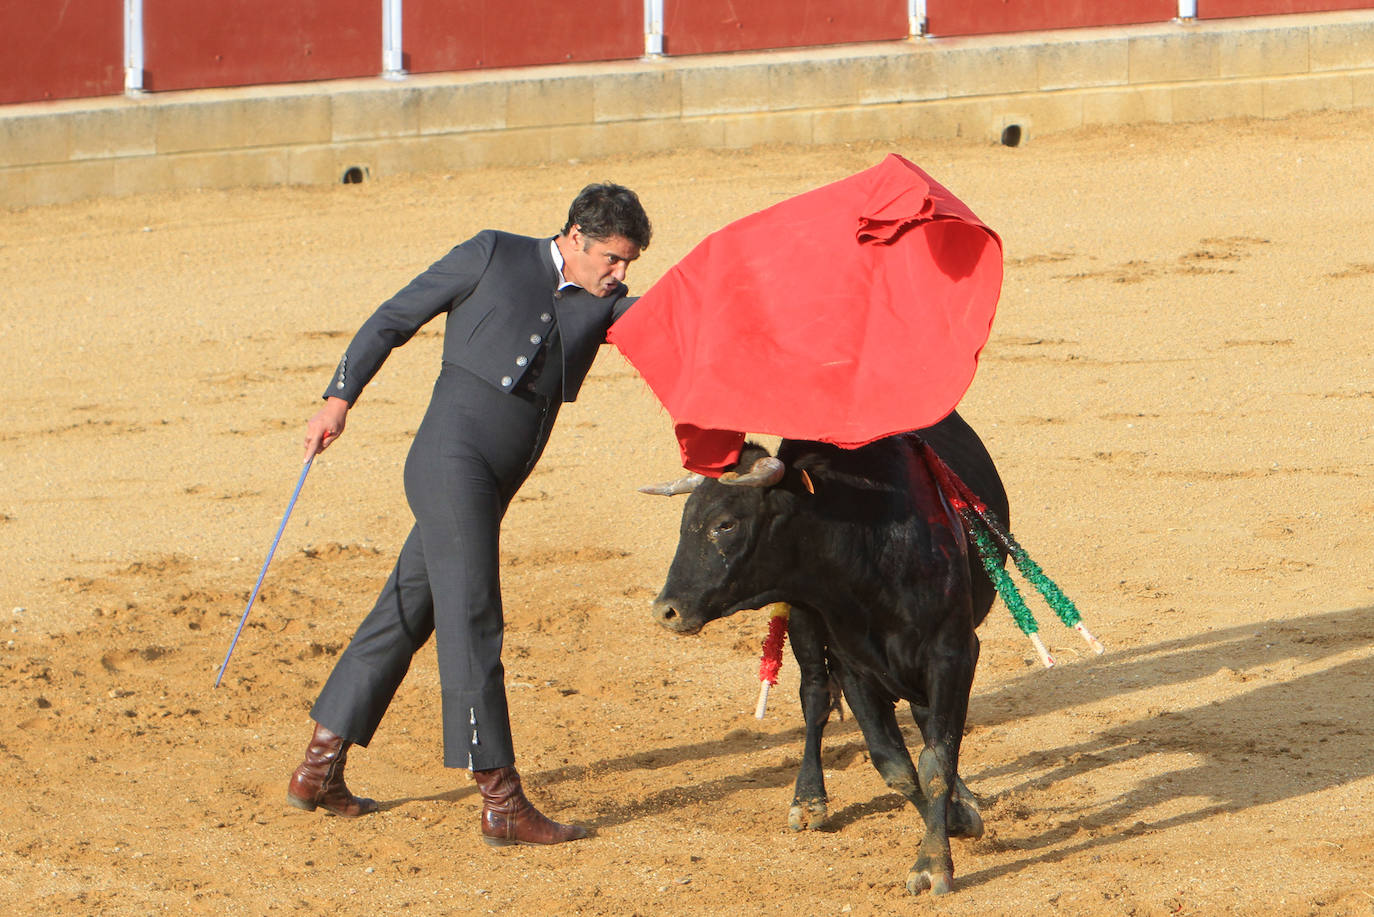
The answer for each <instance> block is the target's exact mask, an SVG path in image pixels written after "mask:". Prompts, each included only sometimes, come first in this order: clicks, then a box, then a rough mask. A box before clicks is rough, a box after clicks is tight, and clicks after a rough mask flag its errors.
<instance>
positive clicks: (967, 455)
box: [917, 411, 1011, 527]
mask: <svg viewBox="0 0 1374 917" xmlns="http://www.w3.org/2000/svg"><path fill="white" fill-rule="evenodd" d="M917 434H918V435H919V436H920V437H921V438H922V439H924V440H925V441H926V442H927V443H929V444H930V447H931V448H932V449H934V450H935V453H936V454H937V455H939V456H940V458H942V459H944V460H945V464H947V465H949V467H950V468H952V469H953V470H954V473H955V474H957V475H958V476H959V477H960V478H961V479H963V482H964V483H965V484H967V485H968V486H969V488H970V489H971V490H972V491H973V492H974V493H975V494H977V495H978V496H979V498H980V499H982V501H983V502H984V503H986V504H987V505H988V508H989V509H991V510H992V511H993V512H994V513H996V514H997V518H998V520H1000V521H1001V523H1002V524H1003V525H1005V526H1007V527H1010V526H1011V518H1010V515H1009V507H1008V505H1007V491H1006V488H1005V487H1003V486H1002V477H1001V475H999V474H998V473H997V466H996V464H994V463H993V461H992V456H991V455H989V454H988V450H987V448H986V447H985V446H984V445H983V440H982V439H981V438H980V437H979V436H978V434H977V433H975V432H974V430H973V428H972V427H970V426H969V425H968V423H967V422H966V421H965V420H964V418H962V417H960V416H959V413H958V412H957V411H955V412H953V413H951V414H950V415H949V416H948V417H946V418H945V419H944V420H942V421H940V422H939V423H937V424H936V425H935V426H933V427H926V428H925V429H923V430H918V431H917Z"/></svg>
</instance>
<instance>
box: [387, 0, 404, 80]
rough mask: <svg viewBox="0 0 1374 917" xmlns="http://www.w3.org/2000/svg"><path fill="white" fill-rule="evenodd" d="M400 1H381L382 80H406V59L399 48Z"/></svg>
mask: <svg viewBox="0 0 1374 917" xmlns="http://www.w3.org/2000/svg"><path fill="white" fill-rule="evenodd" d="M401 3H402V0H382V79H384V80H403V79H405V78H406V59H405V54H404V53H403V51H402V47H401Z"/></svg>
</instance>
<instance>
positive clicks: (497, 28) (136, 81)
mask: <svg viewBox="0 0 1374 917" xmlns="http://www.w3.org/2000/svg"><path fill="white" fill-rule="evenodd" d="M399 3H400V10H401V17H400V18H401V23H400V26H401V29H400V31H401V43H400V46H399V48H396V47H393V48H391V49H389V51H388V57H387V62H386V64H385V65H384V64H383V50H384V48H383V26H382V18H383V15H384V12H385V10H386V9H387V8H388V0H219V2H217V3H213V4H210V3H204V2H202V0H142V3H141V8H142V29H141V32H140V31H138V30H136V31H135V33H134V34H135V36H136V37H137V36H139V35H141V37H142V44H141V46H140V45H138V44H137V43H135V45H134V48H133V49H131V51H132V52H133V56H134V58H135V64H137V60H136V58H137V52H138V51H139V50H140V48H141V51H142V61H141V63H142V66H141V67H139V68H138V69H135V70H133V71H132V77H133V79H132V81H131V83H130V85H131V86H132V87H133V88H136V89H143V90H147V91H151V92H158V91H166V90H177V89H201V88H212V87H220V86H243V85H262V84H272V83H293V82H302V81H308V80H330V79H339V78H344V77H375V76H377V75H379V74H381V73H382V71H383V69H384V66H385V67H395V66H398V65H399V67H400V69H401V70H402V71H404V72H409V73H439V72H445V71H457V70H475V69H485V68H495V67H526V66H533V65H541V64H560V63H574V62H579V61H605V60H633V59H636V58H640V57H642V56H643V55H644V54H645V50H646V45H647V46H649V47H656V44H655V43H656V42H657V41H658V39H659V38H661V39H662V52H663V53H664V54H666V55H668V56H670V57H671V56H675V55H676V56H683V55H694V54H709V53H717V52H732V51H750V50H763V49H771V48H794V47H802V46H816V45H837V44H845V43H850V42H861V41H892V40H901V39H905V38H907V37H909V34H910V29H911V23H910V21H909V19H908V14H909V5H908V2H907V0H867V2H865V3H854V2H852V0H663V3H662V22H661V24H655V28H650V27H649V26H648V25H647V24H646V22H645V17H646V9H645V3H644V0H601V2H600V3H598V4H595V5H593V6H590V7H589V6H586V5H581V6H579V5H576V4H569V3H556V2H553V0H399ZM124 8H125V3H124V0H22V2H21V0H8V2H0V104H10V103H16V102H39V101H45V100H50V99H70V98H85V97H94V96H102V95H117V94H119V93H121V92H122V91H123V90H124V88H125V55H126V49H125V47H124V25H125V24H124ZM1371 8H1374V0H1197V16H1198V18H1199V19H1223V18H1236V17H1248V16H1262V15H1274V14H1286V13H1312V12H1321V11H1331V10H1350V9H1371ZM1178 12H1179V5H1178V0H1056V2H1051V0H927V7H926V23H925V31H926V34H928V35H930V36H932V37H936V38H939V37H944V36H949V37H953V36H965V35H985V34H997V33H1009V32H1025V31H1032V30H1052V29H1067V28H1086V27H1095V26H1113V25H1130V24H1139V23H1152V22H1167V21H1169V20H1171V19H1174V18H1176V17H1177V15H1178ZM658 25H661V29H662V31H661V34H660V33H658V32H657V26H658ZM648 32H653V33H654V34H653V35H652V36H649V35H647V34H646V33H648ZM398 50H399V52H400V54H399V56H397V57H393V56H391V55H394V54H395V52H396V51H398Z"/></svg>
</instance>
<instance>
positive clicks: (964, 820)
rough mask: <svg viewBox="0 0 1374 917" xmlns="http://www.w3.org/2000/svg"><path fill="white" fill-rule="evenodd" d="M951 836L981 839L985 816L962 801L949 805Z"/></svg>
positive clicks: (951, 802)
mask: <svg viewBox="0 0 1374 917" xmlns="http://www.w3.org/2000/svg"><path fill="white" fill-rule="evenodd" d="M949 836H950V837H967V838H979V837H982V836H983V816H981V815H979V814H978V810H977V809H976V808H974V807H973V806H972V805H970V804H969V803H967V802H965V801H964V800H962V799H952V800H950V803H949Z"/></svg>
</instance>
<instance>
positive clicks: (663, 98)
mask: <svg viewBox="0 0 1374 917" xmlns="http://www.w3.org/2000/svg"><path fill="white" fill-rule="evenodd" d="M1370 107H1374V11H1369V10H1363V11H1350V12H1337V13H1320V14H1309V15H1301V16H1281V17H1272V18H1264V19H1247V20H1227V21H1219V22H1188V23H1164V24H1157V25H1142V26H1130V27H1120V28H1111V29H1085V30H1077V31H1065V32H1054V33H1023V34H1017V35H1010V36H1005V35H1004V36H989V37H979V38H962V39H924V40H917V41H902V42H884V43H873V44H860V45H845V46H836V47H830V48H822V49H809V50H797V51H780V52H764V53H757V54H731V55H721V56H704V57H694V58H687V59H673V58H666V59H662V60H657V59H656V60H647V61H624V62H613V63H607V64H574V65H563V66H558V67H549V68H529V69H522V70H508V71H494V70H493V71H475V72H468V73H459V74H444V75H437V74H436V75H431V76H414V77H410V78H408V79H406V80H404V81H401V82H391V81H386V80H381V79H362V80H341V81H335V82H326V83H310V84H298V85H290V86H274V87H251V88H243V89H221V90H198V91H192V92H184V93H165V94H158V95H156V96H145V97H141V98H132V99H130V98H115V99H95V100H84V101H80V102H77V101H69V102H51V103H38V104H29V105H22V106H10V107H0V206H3V207H7V208H17V207H25V206H31V205H36V204H49V203H57V202H63V201H71V200H76V199H81V198H85V197H91V196H100V195H123V194H132V193H140V192H148V191H158V190H165V189H171V188H198V187H199V188H224V187H235V186H243V185H273V184H313V183H326V182H337V181H340V180H341V179H342V177H343V176H344V174H345V172H346V171H348V170H350V169H358V170H360V171H359V173H355V174H365V175H367V176H370V177H371V178H380V177H385V176H388V175H395V174H399V173H404V172H415V171H436V170H450V169H462V168H473V167H482V166H489V165H511V164H536V163H539V162H545V161H551V160H563V159H570V158H587V157H594V156H598V155H604V154H608V153H633V152H653V151H661V150H667V149H675V148H682V147H695V148H711V149H737V148H743V147H749V146H753V145H757V144H763V143H798V144H824V143H840V142H853V141H869V140H899V139H903V138H929V139H944V138H966V139H971V140H983V141H986V142H996V141H997V140H998V138H999V137H1001V136H1002V132H1003V130H1004V128H1006V127H1007V126H1008V125H1011V124H1014V125H1016V126H1017V127H1019V128H1020V132H1021V136H1022V138H1023V142H1024V141H1027V140H1028V141H1030V142H1033V138H1034V137H1035V136H1036V135H1038V134H1044V133H1050V132H1055V131H1062V130H1068V129H1072V128H1077V127H1081V126H1085V125H1110V124H1125V123H1138V122H1165V123H1167V122H1180V121H1197V120H1209V119H1214V118H1226V117H1257V118H1278V117H1283V116H1285V115H1289V114H1292V113H1295V112H1301V111H1313V110H1318V109H1354V108H1370Z"/></svg>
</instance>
